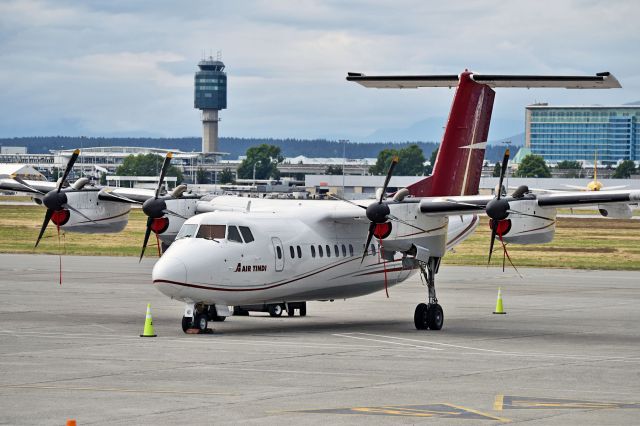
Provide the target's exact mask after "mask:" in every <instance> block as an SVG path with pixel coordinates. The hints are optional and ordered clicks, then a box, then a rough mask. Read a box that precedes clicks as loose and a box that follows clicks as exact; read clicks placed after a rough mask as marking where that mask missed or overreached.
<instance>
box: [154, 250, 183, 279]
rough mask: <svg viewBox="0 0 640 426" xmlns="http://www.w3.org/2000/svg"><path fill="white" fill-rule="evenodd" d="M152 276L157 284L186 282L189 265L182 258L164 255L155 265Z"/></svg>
mask: <svg viewBox="0 0 640 426" xmlns="http://www.w3.org/2000/svg"><path fill="white" fill-rule="evenodd" d="M151 277H152V279H153V282H154V283H155V284H163V283H168V284H170V283H186V282H187V267H186V265H185V264H184V262H183V261H182V260H180V259H178V258H176V257H170V256H169V255H164V256H162V257H161V258H160V259H158V261H157V262H156V264H155V266H154V267H153V272H152V273H151Z"/></svg>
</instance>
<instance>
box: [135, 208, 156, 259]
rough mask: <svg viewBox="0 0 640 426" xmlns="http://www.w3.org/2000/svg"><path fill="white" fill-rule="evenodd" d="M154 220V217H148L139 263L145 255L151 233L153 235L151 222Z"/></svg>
mask: <svg viewBox="0 0 640 426" xmlns="http://www.w3.org/2000/svg"><path fill="white" fill-rule="evenodd" d="M152 222H153V218H152V217H149V218H147V230H146V231H145V233H144V242H143V243H142V252H141V253H140V260H139V261H138V263H140V262H142V258H143V257H144V250H145V249H146V248H147V243H148V242H149V235H151V223H152Z"/></svg>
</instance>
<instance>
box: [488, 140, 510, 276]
mask: <svg viewBox="0 0 640 426" xmlns="http://www.w3.org/2000/svg"><path fill="white" fill-rule="evenodd" d="M508 163H509V148H507V149H506V150H505V152H504V157H503V158H502V167H501V168H500V180H499V183H498V193H497V195H496V198H494V199H493V200H491V201H489V202H488V203H487V207H486V209H485V211H486V213H487V216H489V217H490V218H491V222H490V223H491V240H490V242H489V260H488V261H487V265H488V264H490V263H491V254H492V253H493V244H494V243H495V239H496V234H497V233H498V226H499V225H500V221H502V220H504V219H506V218H507V216H509V212H508V210H509V202H508V201H507V200H504V199H502V182H503V180H504V174H505V173H506V171H507V164H508ZM499 237H500V241H502V232H501V233H500V234H499ZM502 245H503V247H504V242H503V243H502ZM504 252H505V255H506V253H507V249H506V247H505V248H504ZM509 262H511V258H509ZM511 265H513V263H511ZM514 268H515V266H514Z"/></svg>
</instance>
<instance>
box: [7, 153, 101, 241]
mask: <svg viewBox="0 0 640 426" xmlns="http://www.w3.org/2000/svg"><path fill="white" fill-rule="evenodd" d="M79 155H80V150H79V149H76V150H75V151H73V154H71V158H69V162H68V163H67V167H65V169H64V173H63V175H62V178H60V179H59V180H58V187H57V188H56V189H54V190H52V191H49V192H47V193H46V194H44V197H42V204H44V205H45V207H46V208H47V211H46V213H45V215H44V221H43V222H42V227H41V228H40V234H39V235H38V239H37V240H36V245H35V247H38V244H39V243H40V239H42V235H44V231H46V229H47V226H48V225H49V221H53V223H54V224H55V225H56V226H57V227H58V228H60V226H62V225H64V224H65V223H66V222H67V221H68V220H69V216H70V214H69V210H72V211H74V212H76V213H78V214H80V215H81V216H83V217H84V218H85V219H87V220H91V219H89V218H88V217H86V216H85V215H83V214H82V213H80V212H79V211H78V210H77V209H75V208H73V207H71V206H70V205H69V204H67V201H68V200H67V191H68V190H65V191H63V190H62V185H63V184H64V182H65V181H66V180H67V177H69V173H70V172H71V169H72V168H73V165H74V164H75V162H76V160H77V159H78V156H79ZM16 180H17V179H16ZM17 181H18V182H20V180H17ZM20 183H21V184H22V185H25V184H26V182H24V181H23V182H20ZM25 186H27V187H29V186H28V185H25ZM33 189H35V188H33ZM72 190H73V189H72ZM37 192H39V193H42V191H37ZM92 222H93V221H92Z"/></svg>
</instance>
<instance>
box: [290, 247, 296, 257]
mask: <svg viewBox="0 0 640 426" xmlns="http://www.w3.org/2000/svg"><path fill="white" fill-rule="evenodd" d="M289 254H290V255H291V258H292V259H295V257H296V254H295V252H294V250H293V246H289Z"/></svg>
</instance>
